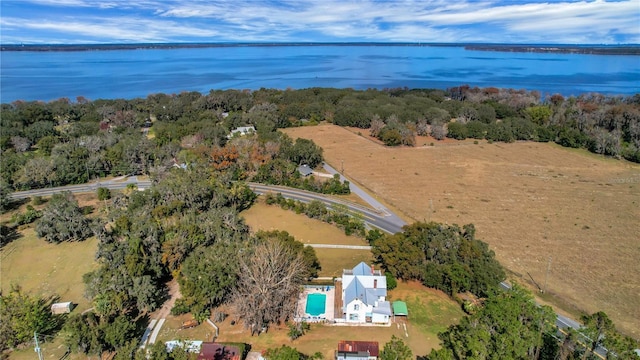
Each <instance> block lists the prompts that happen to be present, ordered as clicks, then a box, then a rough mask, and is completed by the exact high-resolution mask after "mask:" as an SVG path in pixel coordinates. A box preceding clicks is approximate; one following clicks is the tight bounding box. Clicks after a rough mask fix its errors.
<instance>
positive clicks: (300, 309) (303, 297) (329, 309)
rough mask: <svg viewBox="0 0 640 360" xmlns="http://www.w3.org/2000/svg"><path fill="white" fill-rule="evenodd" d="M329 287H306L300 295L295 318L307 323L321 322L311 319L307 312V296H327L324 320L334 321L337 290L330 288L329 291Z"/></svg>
mask: <svg viewBox="0 0 640 360" xmlns="http://www.w3.org/2000/svg"><path fill="white" fill-rule="evenodd" d="M326 289H327V286H321V285H318V286H305V288H304V291H303V292H301V293H300V296H299V297H298V306H297V308H296V314H295V318H296V319H299V320H305V321H321V320H320V319H309V318H308V317H307V314H306V313H305V310H306V308H307V294H324V295H326V296H327V297H326V299H325V304H324V310H325V313H324V318H323V319H322V320H326V321H333V319H334V313H333V310H334V302H335V297H336V295H335V294H336V292H335V288H334V287H333V286H330V287H329V290H328V291H327V290H326Z"/></svg>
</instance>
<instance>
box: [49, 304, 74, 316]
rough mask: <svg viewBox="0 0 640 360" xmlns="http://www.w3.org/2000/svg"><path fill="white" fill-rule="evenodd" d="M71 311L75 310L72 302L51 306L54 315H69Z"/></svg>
mask: <svg viewBox="0 0 640 360" xmlns="http://www.w3.org/2000/svg"><path fill="white" fill-rule="evenodd" d="M71 310H73V303H72V302H71V301H67V302H60V303H55V304H53V305H51V313H52V314H53V315H59V314H68V313H70V312H71Z"/></svg>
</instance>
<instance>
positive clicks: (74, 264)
mask: <svg viewBox="0 0 640 360" xmlns="http://www.w3.org/2000/svg"><path fill="white" fill-rule="evenodd" d="M21 234H22V237H20V238H19V239H17V240H14V241H13V242H11V243H9V244H7V245H5V246H4V247H3V248H2V251H0V256H1V259H2V260H1V261H0V283H1V286H2V291H3V292H6V291H8V290H9V289H10V288H11V285H12V284H17V285H20V286H21V287H22V289H23V290H25V291H27V292H30V293H33V294H39V295H42V296H51V295H55V294H57V295H59V296H60V301H72V302H74V303H76V304H78V306H77V308H76V309H75V310H74V313H75V312H81V311H83V310H85V309H87V308H88V307H89V302H88V301H87V299H86V298H85V297H84V295H83V294H84V283H83V282H82V275H83V274H85V273H87V272H89V271H92V270H94V269H95V268H97V264H96V263H95V261H94V258H95V253H96V249H97V246H98V241H97V239H96V238H95V237H92V238H90V239H87V240H85V241H82V242H64V243H60V244H51V243H48V242H46V241H45V240H44V239H40V238H38V237H37V235H36V234H35V231H34V230H33V228H26V229H24V230H22V231H21Z"/></svg>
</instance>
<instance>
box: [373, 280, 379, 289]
mask: <svg viewBox="0 0 640 360" xmlns="http://www.w3.org/2000/svg"><path fill="white" fill-rule="evenodd" d="M373 288H374V289H377V288H378V279H373Z"/></svg>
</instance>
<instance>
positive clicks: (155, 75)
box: [0, 46, 640, 103]
mask: <svg viewBox="0 0 640 360" xmlns="http://www.w3.org/2000/svg"><path fill="white" fill-rule="evenodd" d="M0 56H1V59H0V60H1V70H2V71H1V85H0V90H1V91H0V101H1V102H3V103H6V102H12V101H15V100H47V101H48V100H54V99H58V98H61V97H68V98H70V99H75V98H76V97H77V96H84V97H86V98H89V99H92V100H95V99H98V98H135V97H146V96H147V95H149V94H152V93H159V92H163V93H179V92H181V91H199V92H203V93H207V92H209V90H211V89H259V88H261V87H265V88H278V89H286V88H293V89H300V88H309V87H337V88H354V89H366V88H378V89H382V88H392V87H405V86H406V87H409V88H442V89H444V88H447V87H452V86H459V85H463V84H469V85H471V86H479V87H488V86H494V87H502V88H515V89H528V90H538V91H540V92H541V93H543V94H547V93H561V94H564V95H579V94H581V93H585V92H600V93H605V94H625V95H630V94H635V93H640V56H617V55H616V56H614V55H611V56H609V55H576V54H542V53H515V52H494V51H472V50H465V49H464V48H463V47H429V46H275V47H274V46H269V47H263V46H237V47H214V48H193V49H188V48H181V49H140V50H111V51H79V52H10V51H4V52H2V53H1V55H0Z"/></svg>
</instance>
